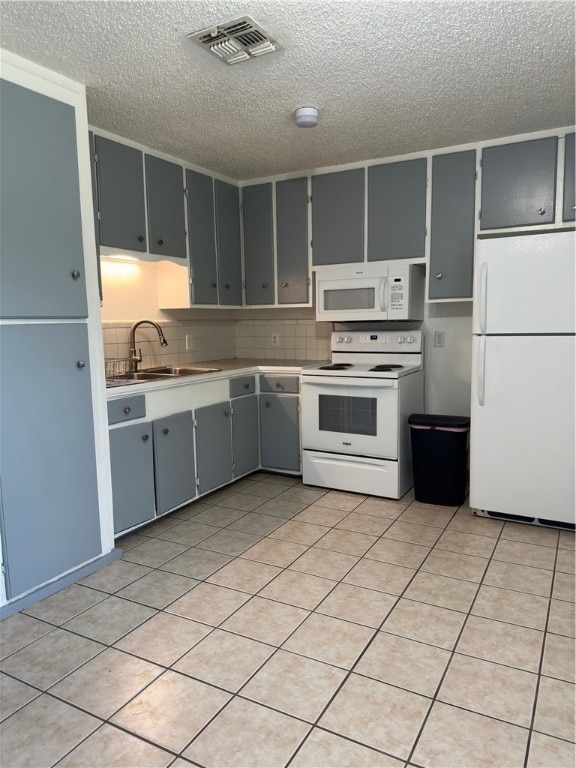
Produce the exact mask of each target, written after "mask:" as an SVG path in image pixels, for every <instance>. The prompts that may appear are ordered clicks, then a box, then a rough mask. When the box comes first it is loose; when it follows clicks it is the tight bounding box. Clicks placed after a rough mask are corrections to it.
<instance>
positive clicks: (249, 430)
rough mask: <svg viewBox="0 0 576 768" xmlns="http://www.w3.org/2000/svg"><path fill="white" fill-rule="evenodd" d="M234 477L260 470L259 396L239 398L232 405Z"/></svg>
mask: <svg viewBox="0 0 576 768" xmlns="http://www.w3.org/2000/svg"><path fill="white" fill-rule="evenodd" d="M232 411H233V413H232V447H233V452H234V477H240V475H245V474H246V473H247V472H252V471H254V470H255V469H258V466H259V464H260V456H259V451H258V396H257V395H251V396H249V397H239V398H237V399H236V400H234V402H233V403H232Z"/></svg>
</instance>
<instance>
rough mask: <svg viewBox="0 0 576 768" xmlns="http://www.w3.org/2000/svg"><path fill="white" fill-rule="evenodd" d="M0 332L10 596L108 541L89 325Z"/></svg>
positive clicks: (1, 457) (0, 472) (1, 455)
mask: <svg viewBox="0 0 576 768" xmlns="http://www.w3.org/2000/svg"><path fill="white" fill-rule="evenodd" d="M0 330H1V344H0V367H1V369H2V387H1V389H0V418H1V423H2V429H1V430H0V476H1V484H2V507H3V513H2V515H1V516H0V520H1V524H2V547H3V552H4V557H5V560H6V563H7V590H8V597H10V598H12V597H14V596H16V595H19V594H22V593H23V592H26V591H27V590H30V589H32V588H34V587H37V586H39V585H40V584H43V583H45V582H46V581H49V580H50V579H54V578H56V577H57V576H59V575H60V574H62V573H65V572H66V571H68V570H70V569H73V568H75V567H77V566H79V565H81V564H82V563H84V562H86V561H87V560H90V559H91V558H93V557H96V556H97V555H99V554H100V553H101V551H102V548H101V540H100V513H99V508H98V487H97V476H96V454H95V447H94V422H93V416H92V394H91V386H90V368H89V364H88V360H89V357H88V336H87V331H86V326H85V325H84V324H83V323H68V324H62V323H55V324H45V325H34V324H32V325H8V326H6V325H5V326H3V327H2V328H1V329H0ZM31 350H33V354H31ZM82 363H84V365H82ZM39 371H41V372H42V374H41V379H39V373H38V372H39Z"/></svg>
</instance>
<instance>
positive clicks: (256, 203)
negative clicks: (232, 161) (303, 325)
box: [242, 183, 275, 305]
mask: <svg viewBox="0 0 576 768" xmlns="http://www.w3.org/2000/svg"><path fill="white" fill-rule="evenodd" d="M242 215H243V222H244V273H245V282H246V304H254V305H258V304H274V299H275V296H274V234H273V224H272V184H270V183H268V184H255V185H254V186H250V187H244V189H243V190H242Z"/></svg>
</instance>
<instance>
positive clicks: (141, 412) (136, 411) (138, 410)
mask: <svg viewBox="0 0 576 768" xmlns="http://www.w3.org/2000/svg"><path fill="white" fill-rule="evenodd" d="M143 416H146V397H145V396H144V395H135V396H134V397H123V398H122V400H111V401H110V402H109V403H108V424H118V423H119V422H120V421H131V420H132V419H141V418H142V417H143Z"/></svg>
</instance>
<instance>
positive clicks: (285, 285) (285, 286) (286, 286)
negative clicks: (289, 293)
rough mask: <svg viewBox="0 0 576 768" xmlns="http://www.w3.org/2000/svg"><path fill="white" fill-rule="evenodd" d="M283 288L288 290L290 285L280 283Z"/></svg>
mask: <svg viewBox="0 0 576 768" xmlns="http://www.w3.org/2000/svg"><path fill="white" fill-rule="evenodd" d="M280 287H281V288H288V283H280Z"/></svg>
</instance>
